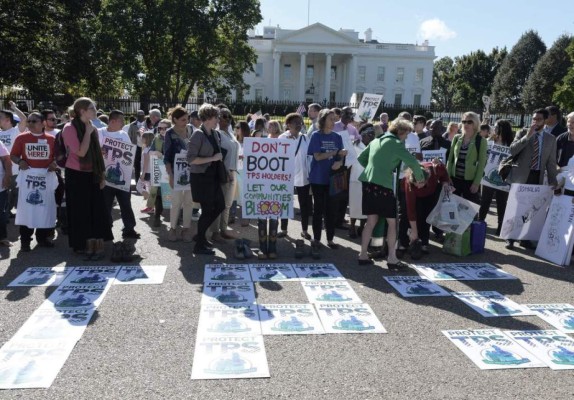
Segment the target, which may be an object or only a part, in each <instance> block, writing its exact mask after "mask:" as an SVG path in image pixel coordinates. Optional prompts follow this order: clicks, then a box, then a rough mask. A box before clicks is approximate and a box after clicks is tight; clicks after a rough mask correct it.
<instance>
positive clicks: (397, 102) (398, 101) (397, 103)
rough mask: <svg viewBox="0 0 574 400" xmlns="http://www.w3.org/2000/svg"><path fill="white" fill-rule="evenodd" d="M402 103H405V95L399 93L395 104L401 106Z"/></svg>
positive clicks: (396, 95)
mask: <svg viewBox="0 0 574 400" xmlns="http://www.w3.org/2000/svg"><path fill="white" fill-rule="evenodd" d="M401 104H403V95H402V93H397V94H395V105H396V106H400V105H401Z"/></svg>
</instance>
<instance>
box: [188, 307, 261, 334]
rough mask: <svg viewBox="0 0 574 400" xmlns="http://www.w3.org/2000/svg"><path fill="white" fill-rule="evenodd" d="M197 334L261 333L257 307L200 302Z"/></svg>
mask: <svg viewBox="0 0 574 400" xmlns="http://www.w3.org/2000/svg"><path fill="white" fill-rule="evenodd" d="M197 334H198V335H199V336H239V335H248V336H251V335H261V325H260V324H259V315H258V313H257V307H256V306H255V305H254V304H250V305H245V306H243V305H237V306H232V305H225V304H202V305H201V311H200V312H199V324H198V326H197Z"/></svg>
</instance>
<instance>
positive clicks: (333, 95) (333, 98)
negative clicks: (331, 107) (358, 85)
mask: <svg viewBox="0 0 574 400" xmlns="http://www.w3.org/2000/svg"><path fill="white" fill-rule="evenodd" d="M336 98H337V93H336V92H329V101H330V102H331V103H334V102H335V101H336Z"/></svg>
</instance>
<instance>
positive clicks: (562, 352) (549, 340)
mask: <svg viewBox="0 0 574 400" xmlns="http://www.w3.org/2000/svg"><path fill="white" fill-rule="evenodd" d="M504 333H505V334H506V335H507V336H508V337H509V338H511V339H512V340H514V341H515V342H516V343H518V344H519V345H520V346H522V347H523V348H524V349H526V350H527V351H528V352H530V353H532V354H534V356H536V357H537V358H538V359H540V360H541V361H542V362H544V363H545V364H546V365H547V366H549V367H550V369H574V340H573V339H572V338H571V337H569V336H568V335H566V334H564V333H563V332H560V331H556V330H547V331H542V330H541V331H505V332H504Z"/></svg>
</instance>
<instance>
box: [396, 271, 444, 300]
mask: <svg viewBox="0 0 574 400" xmlns="http://www.w3.org/2000/svg"><path fill="white" fill-rule="evenodd" d="M385 280H386V281H387V282H388V283H389V284H390V285H391V286H392V287H393V288H395V290H396V291H397V292H399V293H400V294H401V296H403V297H422V296H450V293H449V292H447V291H446V290H444V289H443V288H442V287H440V286H439V285H437V284H436V283H434V282H431V281H429V280H427V279H424V278H421V277H420V276H412V275H411V276H385Z"/></svg>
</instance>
